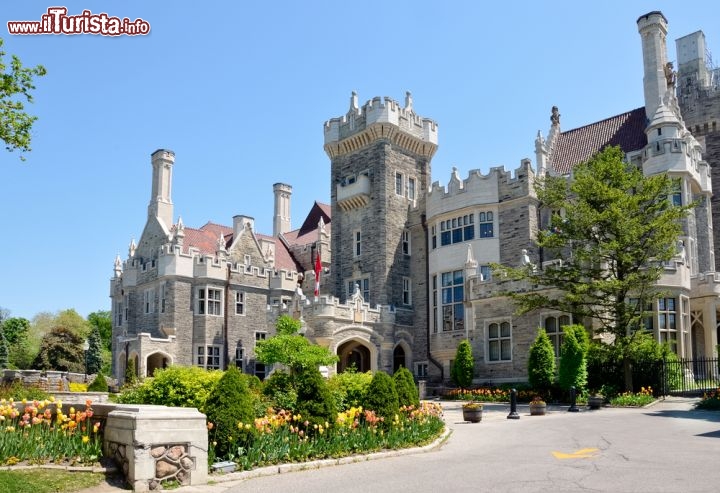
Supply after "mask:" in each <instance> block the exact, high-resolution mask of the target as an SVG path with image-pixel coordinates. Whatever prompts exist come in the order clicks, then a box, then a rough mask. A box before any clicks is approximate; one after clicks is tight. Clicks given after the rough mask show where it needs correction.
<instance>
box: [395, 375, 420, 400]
mask: <svg viewBox="0 0 720 493" xmlns="http://www.w3.org/2000/svg"><path fill="white" fill-rule="evenodd" d="M393 380H395V389H396V390H397V395H398V404H400V406H416V407H417V406H419V405H420V397H419V395H418V389H417V386H416V385H415V379H414V378H413V375H412V373H410V370H408V369H407V368H405V367H404V366H403V367H401V368H400V369H399V370H398V371H396V372H395V374H394V375H393Z"/></svg>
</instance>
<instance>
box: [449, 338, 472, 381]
mask: <svg viewBox="0 0 720 493" xmlns="http://www.w3.org/2000/svg"><path fill="white" fill-rule="evenodd" d="M474 371H475V359H474V358H473V355H472V348H471V347H470V341H468V340H467V339H464V340H462V341H461V342H460V344H459V345H458V347H457V350H456V351H455V361H453V365H452V368H451V369H450V379H451V380H452V381H453V383H454V384H455V385H457V386H458V387H460V388H463V389H466V388H468V387H470V386H471V385H472V380H473V372H474Z"/></svg>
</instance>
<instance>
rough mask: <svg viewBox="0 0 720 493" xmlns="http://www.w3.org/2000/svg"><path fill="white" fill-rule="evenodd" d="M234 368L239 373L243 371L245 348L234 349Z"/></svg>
mask: <svg viewBox="0 0 720 493" xmlns="http://www.w3.org/2000/svg"><path fill="white" fill-rule="evenodd" d="M235 367H236V368H237V369H238V370H240V371H245V348H244V347H242V346H238V347H236V348H235Z"/></svg>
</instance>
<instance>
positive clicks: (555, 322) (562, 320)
mask: <svg viewBox="0 0 720 493" xmlns="http://www.w3.org/2000/svg"><path fill="white" fill-rule="evenodd" d="M566 325H570V316H569V315H560V316H555V317H547V318H546V319H545V333H547V335H548V337H549V338H550V342H552V345H553V349H554V351H555V357H556V358H559V357H560V348H561V347H562V343H563V330H562V328H563V327H565V326H566Z"/></svg>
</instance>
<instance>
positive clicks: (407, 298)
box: [403, 277, 412, 305]
mask: <svg viewBox="0 0 720 493" xmlns="http://www.w3.org/2000/svg"><path fill="white" fill-rule="evenodd" d="M403 305H412V295H411V294H410V278H409V277H403Z"/></svg>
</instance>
